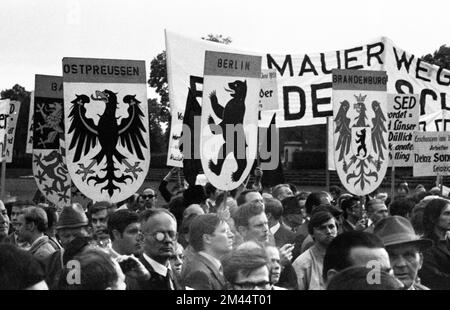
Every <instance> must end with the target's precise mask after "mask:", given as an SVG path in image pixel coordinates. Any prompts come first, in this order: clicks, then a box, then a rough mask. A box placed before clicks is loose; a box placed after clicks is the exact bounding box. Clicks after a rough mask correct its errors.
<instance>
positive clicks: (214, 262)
mask: <svg viewBox="0 0 450 310" xmlns="http://www.w3.org/2000/svg"><path fill="white" fill-rule="evenodd" d="M233 237H234V235H233V233H232V232H231V230H230V227H229V226H228V224H227V223H226V222H225V221H223V220H221V219H220V218H219V216H217V215H216V214H204V215H198V216H197V217H195V218H194V220H193V221H192V223H191V225H190V228H189V244H190V245H191V246H192V248H193V249H194V251H195V254H194V257H193V259H191V260H189V261H188V262H187V263H186V264H184V265H183V269H182V274H181V278H182V279H183V283H184V285H186V286H187V287H190V288H193V289H195V290H222V289H224V288H225V279H224V277H223V275H222V263H221V262H220V260H221V259H222V257H223V256H224V255H226V254H227V253H229V252H230V251H231V250H232V249H233Z"/></svg>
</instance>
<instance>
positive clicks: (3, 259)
mask: <svg viewBox="0 0 450 310" xmlns="http://www.w3.org/2000/svg"><path fill="white" fill-rule="evenodd" d="M0 290H2V291H3V290H48V286H47V283H46V282H45V273H44V270H43V269H42V266H41V264H40V263H39V261H38V260H37V259H36V258H35V257H33V255H31V254H30V253H27V252H26V251H24V250H22V249H19V248H17V247H16V246H14V245H12V244H0Z"/></svg>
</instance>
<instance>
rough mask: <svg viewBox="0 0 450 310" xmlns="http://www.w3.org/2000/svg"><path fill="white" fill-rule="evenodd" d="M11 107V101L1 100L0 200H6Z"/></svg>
mask: <svg viewBox="0 0 450 310" xmlns="http://www.w3.org/2000/svg"><path fill="white" fill-rule="evenodd" d="M9 107H10V100H9V99H2V100H0V149H1V152H0V157H1V158H0V160H1V163H2V168H1V176H0V178H1V181H0V182H1V189H0V198H1V199H5V180H6V146H7V130H8V119H9Z"/></svg>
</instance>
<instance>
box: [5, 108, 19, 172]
mask: <svg viewBox="0 0 450 310" xmlns="http://www.w3.org/2000/svg"><path fill="white" fill-rule="evenodd" d="M19 111H20V101H10V102H9V116H8V125H7V131H6V150H5V157H6V162H7V163H12V160H13V154H14V141H15V138H16V127H17V119H18V118H19Z"/></svg>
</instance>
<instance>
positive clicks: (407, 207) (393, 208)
mask: <svg viewBox="0 0 450 310" xmlns="http://www.w3.org/2000/svg"><path fill="white" fill-rule="evenodd" d="M415 205H416V204H415V203H414V200H412V199H410V198H399V199H395V200H394V201H393V202H391V204H390V205H389V213H390V214H391V215H392V216H394V215H399V216H403V217H404V218H407V219H409V218H410V214H411V212H412V209H414V206H415Z"/></svg>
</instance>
